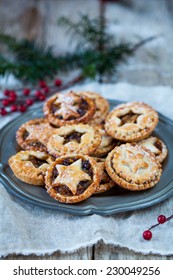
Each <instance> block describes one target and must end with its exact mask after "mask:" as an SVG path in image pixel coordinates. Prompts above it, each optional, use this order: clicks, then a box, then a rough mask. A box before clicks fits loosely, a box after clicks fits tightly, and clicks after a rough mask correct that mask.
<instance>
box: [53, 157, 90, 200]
mask: <svg viewBox="0 0 173 280" xmlns="http://www.w3.org/2000/svg"><path fill="white" fill-rule="evenodd" d="M81 164H82V160H81V159H79V160H77V161H75V162H74V163H72V164H71V165H68V166H65V165H60V164H57V165H56V169H57V170H58V173H59V174H58V176H57V177H56V179H55V180H54V182H53V183H52V185H53V187H57V186H59V185H65V186H67V187H68V188H69V189H70V190H71V192H72V194H73V195H75V194H76V192H77V186H78V184H79V182H81V181H85V180H91V177H90V176H89V175H88V174H87V173H85V172H84V171H83V170H82V168H81Z"/></svg>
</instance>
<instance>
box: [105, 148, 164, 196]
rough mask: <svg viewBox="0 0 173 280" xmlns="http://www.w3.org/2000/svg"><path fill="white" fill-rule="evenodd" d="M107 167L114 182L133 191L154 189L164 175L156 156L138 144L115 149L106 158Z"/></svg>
mask: <svg viewBox="0 0 173 280" xmlns="http://www.w3.org/2000/svg"><path fill="white" fill-rule="evenodd" d="M105 166H106V170H107V172H108V174H109V176H110V177H111V178H112V180H113V181H114V182H116V183H117V184H118V185H119V186H120V187H122V188H125V189H128V190H131V191H141V190H145V189H148V188H151V187H153V186H154V185H155V184H156V183H157V182H158V181H159V180H160V176H161V173H162V167H161V164H160V163H159V161H158V160H157V159H156V157H155V155H154V154H153V153H152V152H151V151H150V150H148V149H146V148H145V147H143V146H140V145H137V144H136V143H131V144H130V143H127V144H122V145H120V146H118V147H115V148H114V149H113V150H112V151H111V152H110V153H109V155H108V157H107V158H106V162H105Z"/></svg>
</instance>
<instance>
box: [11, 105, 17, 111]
mask: <svg viewBox="0 0 173 280" xmlns="http://www.w3.org/2000/svg"><path fill="white" fill-rule="evenodd" d="M10 110H11V112H17V110H18V108H17V105H11V106H10Z"/></svg>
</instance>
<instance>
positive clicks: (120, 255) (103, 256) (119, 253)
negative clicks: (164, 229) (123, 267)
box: [93, 242, 173, 260]
mask: <svg viewBox="0 0 173 280" xmlns="http://www.w3.org/2000/svg"><path fill="white" fill-rule="evenodd" d="M93 257H94V259H95V260H173V255H171V256H161V255H157V254H147V255H144V254H141V253H135V252H133V251H131V250H129V249H127V248H119V247H115V246H112V245H105V244H104V243H103V242H99V243H98V244H96V245H95V246H94V256H93Z"/></svg>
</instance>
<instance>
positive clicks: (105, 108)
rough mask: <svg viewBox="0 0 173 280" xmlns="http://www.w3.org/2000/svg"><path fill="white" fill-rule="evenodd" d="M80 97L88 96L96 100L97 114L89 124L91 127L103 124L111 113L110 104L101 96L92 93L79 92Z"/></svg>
mask: <svg viewBox="0 0 173 280" xmlns="http://www.w3.org/2000/svg"><path fill="white" fill-rule="evenodd" d="M79 95H80V96H87V97H89V98H91V99H93V100H94V102H95V104H96V112H95V114H94V115H93V117H92V119H91V120H90V121H89V122H88V124H90V125H97V124H102V123H103V122H104V121H105V118H106V116H107V115H108V113H109V108H110V106H109V102H108V101H107V100H106V99H105V98H104V97H103V96H101V95H100V94H98V93H96V92H90V91H82V92H79Z"/></svg>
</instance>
